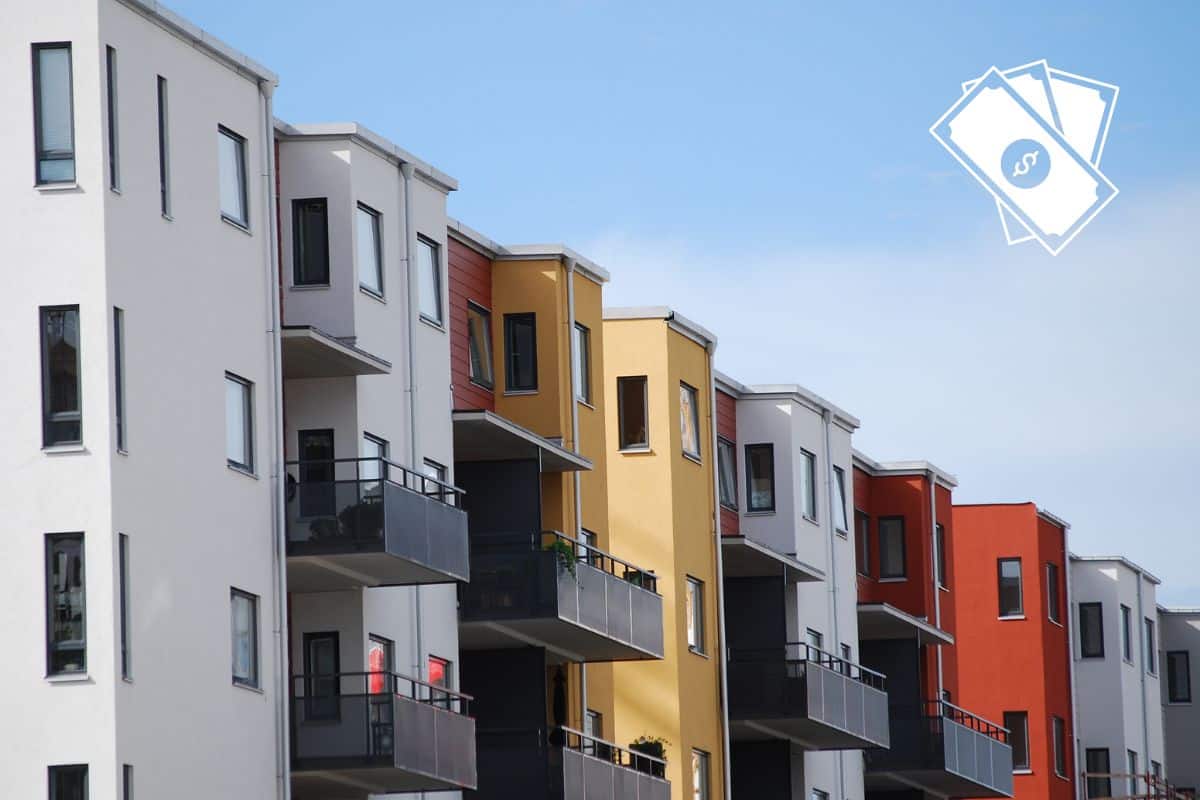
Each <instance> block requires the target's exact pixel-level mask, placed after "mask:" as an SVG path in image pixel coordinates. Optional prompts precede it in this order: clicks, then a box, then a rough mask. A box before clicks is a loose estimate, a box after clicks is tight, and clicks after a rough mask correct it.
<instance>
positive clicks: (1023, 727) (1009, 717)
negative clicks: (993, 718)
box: [1001, 711, 1031, 772]
mask: <svg viewBox="0 0 1200 800" xmlns="http://www.w3.org/2000/svg"><path fill="white" fill-rule="evenodd" d="M1001 720H1002V722H1001V724H1003V725H1004V727H1005V728H1008V743H1009V746H1010V747H1011V748H1012V756H1013V759H1012V764H1013V772H1030V771H1031V770H1030V765H1029V712H1028V711H1005V712H1004V713H1003V715H1002V716H1001ZM1016 723H1020V733H1019V734H1017V733H1016V732H1017V730H1018V729H1017V727H1016ZM1014 734H1016V735H1015V736H1014ZM1014 738H1017V739H1019V740H1020V741H1021V742H1022V743H1023V744H1024V745H1025V748H1024V753H1023V754H1018V753H1017V748H1016V747H1014V746H1013V744H1014V743H1013V739H1014ZM1018 755H1024V762H1023V763H1022V762H1020V761H1019V759H1018Z"/></svg>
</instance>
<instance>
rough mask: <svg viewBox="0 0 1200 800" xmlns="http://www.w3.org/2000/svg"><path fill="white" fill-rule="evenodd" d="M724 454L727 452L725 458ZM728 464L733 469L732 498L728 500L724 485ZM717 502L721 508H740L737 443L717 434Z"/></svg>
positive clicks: (734, 509) (731, 481)
mask: <svg viewBox="0 0 1200 800" xmlns="http://www.w3.org/2000/svg"><path fill="white" fill-rule="evenodd" d="M722 454H725V457H724V458H722ZM726 466H728V468H729V469H730V470H731V473H730V475H729V487H728V489H729V493H730V494H731V495H732V499H730V500H729V501H728V502H727V501H726V497H725V489H726V487H725V485H724V481H725V468H726ZM717 502H718V503H720V504H721V508H724V509H727V510H729V511H737V510H738V480H737V445H736V444H734V443H733V442H731V441H729V440H728V439H726V438H725V437H724V436H720V435H718V436H717Z"/></svg>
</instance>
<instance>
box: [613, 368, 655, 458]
mask: <svg viewBox="0 0 1200 800" xmlns="http://www.w3.org/2000/svg"><path fill="white" fill-rule="evenodd" d="M646 406H647V398H646V376H645V375H635V376H632V377H627V378H617V417H618V419H617V428H618V430H617V440H618V442H617V443H618V446H619V447H620V449H622V450H645V449H648V448H649V447H650V431H649V428H648V427H647V424H648V422H649V414H648V410H647V407H646Z"/></svg>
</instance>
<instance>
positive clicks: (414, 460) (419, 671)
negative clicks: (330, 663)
mask: <svg viewBox="0 0 1200 800" xmlns="http://www.w3.org/2000/svg"><path fill="white" fill-rule="evenodd" d="M400 176H401V178H402V181H401V183H402V184H403V189H404V270H405V277H406V278H407V285H406V286H405V293H406V295H405V296H406V297H407V298H408V442H409V461H408V463H409V464H410V465H411V466H412V470H413V472H418V473H419V472H421V466H420V457H421V447H420V443H419V442H418V441H417V431H418V430H419V428H418V426H417V343H416V338H417V317H418V315H419V314H420V313H421V311H420V306H419V305H418V303H417V291H418V283H417V282H418V280H419V278H418V276H417V268H416V259H414V258H413V253H415V252H416V251H417V233H416V230H415V229H414V228H413V213H412V180H413V165H412V164H410V163H408V162H407V161H401V162H400ZM413 616H414V620H413V639H414V642H413V644H414V651H413V659H414V661H415V662H416V663H415V664H414V665H413V670H412V675H413V677H415V678H417V679H418V680H425V653H424V644H425V643H424V636H423V635H422V634H423V631H422V621H421V585H420V584H417V585H415V586H413ZM422 794H424V793H422Z"/></svg>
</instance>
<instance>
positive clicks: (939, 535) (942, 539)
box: [933, 522, 950, 589]
mask: <svg viewBox="0 0 1200 800" xmlns="http://www.w3.org/2000/svg"><path fill="white" fill-rule="evenodd" d="M933 546H934V547H936V548H937V562H936V564H937V584H938V586H940V587H942V588H943V589H945V588H946V587H947V586H949V585H950V573H949V572H947V571H946V528H945V527H944V526H943V525H942V523H940V522H938V523H936V524H935V525H934V526H933Z"/></svg>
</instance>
